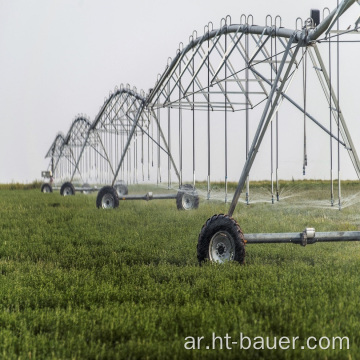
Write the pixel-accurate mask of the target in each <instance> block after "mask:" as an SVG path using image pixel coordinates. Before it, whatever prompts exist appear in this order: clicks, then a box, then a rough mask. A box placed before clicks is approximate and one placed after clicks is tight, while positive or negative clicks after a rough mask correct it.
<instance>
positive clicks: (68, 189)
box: [64, 187, 72, 196]
mask: <svg viewBox="0 0 360 360" xmlns="http://www.w3.org/2000/svg"><path fill="white" fill-rule="evenodd" d="M71 194H72V190H71V189H70V188H69V187H67V188H65V189H64V196H67V195H71Z"/></svg>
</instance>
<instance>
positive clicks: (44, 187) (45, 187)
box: [41, 183, 53, 193]
mask: <svg viewBox="0 0 360 360" xmlns="http://www.w3.org/2000/svg"><path fill="white" fill-rule="evenodd" d="M41 192H42V193H52V192H53V189H52V186H51V185H50V184H48V183H45V184H42V185H41Z"/></svg>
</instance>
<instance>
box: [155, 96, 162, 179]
mask: <svg viewBox="0 0 360 360" xmlns="http://www.w3.org/2000/svg"><path fill="white" fill-rule="evenodd" d="M157 118H158V126H157V139H158V140H157V142H158V144H160V99H159V104H158V108H157ZM160 160H161V159H160V147H159V146H158V147H157V180H156V182H157V184H158V185H159V184H160V183H161V167H160Z"/></svg>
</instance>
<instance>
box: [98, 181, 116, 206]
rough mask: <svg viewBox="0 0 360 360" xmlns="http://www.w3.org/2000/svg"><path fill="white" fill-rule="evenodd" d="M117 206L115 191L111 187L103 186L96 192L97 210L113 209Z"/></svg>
mask: <svg viewBox="0 0 360 360" xmlns="http://www.w3.org/2000/svg"><path fill="white" fill-rule="evenodd" d="M118 206H119V198H118V195H117V192H116V190H115V189H114V188H113V187H112V186H104V187H103V188H101V189H100V191H99V192H98V195H97V198H96V207H97V208H98V209H100V208H102V209H114V208H117V207H118Z"/></svg>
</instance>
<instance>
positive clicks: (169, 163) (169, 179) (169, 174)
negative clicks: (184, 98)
mask: <svg viewBox="0 0 360 360" xmlns="http://www.w3.org/2000/svg"><path fill="white" fill-rule="evenodd" d="M168 91H169V94H170V82H169V83H168ZM179 106H180V104H179ZM170 131H171V127H170V106H168V147H169V153H168V189H171V159H170V153H171V133H170Z"/></svg>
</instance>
